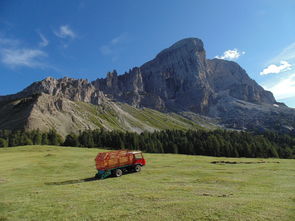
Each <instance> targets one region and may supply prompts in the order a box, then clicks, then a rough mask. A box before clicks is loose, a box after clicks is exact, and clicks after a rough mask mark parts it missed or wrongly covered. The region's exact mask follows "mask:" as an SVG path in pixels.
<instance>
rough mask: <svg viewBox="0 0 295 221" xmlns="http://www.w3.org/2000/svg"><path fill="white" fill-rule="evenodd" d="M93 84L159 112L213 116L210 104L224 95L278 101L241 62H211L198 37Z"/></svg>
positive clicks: (112, 95) (253, 100) (119, 97)
mask: <svg viewBox="0 0 295 221" xmlns="http://www.w3.org/2000/svg"><path fill="white" fill-rule="evenodd" d="M93 84H94V85H95V87H96V88H97V89H99V90H102V91H103V92H104V93H106V94H108V96H110V97H112V98H115V99H119V100H122V101H125V102H126V101H127V102H128V103H130V104H132V105H134V106H138V107H141V106H148V107H151V108H155V109H158V110H161V111H183V110H186V111H187V110H189V111H192V112H196V113H201V114H205V115H210V107H211V106H212V105H214V104H215V103H216V102H218V100H219V99H220V97H223V98H224V96H226V97H231V98H235V99H239V100H242V101H247V102H252V103H256V104H275V103H276V101H275V99H274V97H273V95H272V94H271V92H268V91H265V90H264V89H263V88H262V87H261V86H259V85H258V84H257V83H256V82H255V81H253V80H252V79H250V78H249V76H248V75H247V73H246V72H245V70H243V69H242V68H241V67H240V66H239V65H238V64H237V63H235V62H231V61H225V60H220V59H213V60H207V59H206V53H205V50H204V48H203V43H202V41H201V40H199V39H196V38H189V39H184V40H181V41H179V42H177V43H175V44H174V45H172V46H171V47H170V48H167V49H165V50H163V51H162V52H160V53H159V54H158V55H157V56H156V58H155V59H153V60H152V61H149V62H147V63H145V64H144V65H142V66H141V67H139V68H134V69H133V70H131V71H130V72H129V73H126V74H125V75H121V76H118V75H117V73H116V72H115V71H114V72H112V73H109V74H108V75H107V78H106V79H98V80H96V81H94V82H93ZM213 117H216V116H213Z"/></svg>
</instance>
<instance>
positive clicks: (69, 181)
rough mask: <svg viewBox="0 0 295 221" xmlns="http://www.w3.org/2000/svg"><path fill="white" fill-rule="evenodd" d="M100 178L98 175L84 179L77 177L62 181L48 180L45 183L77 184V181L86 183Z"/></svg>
mask: <svg viewBox="0 0 295 221" xmlns="http://www.w3.org/2000/svg"><path fill="white" fill-rule="evenodd" d="M96 180H99V179H97V178H96V177H89V178H84V179H77V180H66V181H61V182H48V183H45V185H68V184H77V183H85V182H91V181H96Z"/></svg>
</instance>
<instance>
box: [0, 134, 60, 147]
mask: <svg viewBox="0 0 295 221" xmlns="http://www.w3.org/2000/svg"><path fill="white" fill-rule="evenodd" d="M61 144H63V139H62V137H61V136H60V135H59V134H58V133H57V132H56V131H55V130H50V131H48V132H41V131H40V130H33V131H23V130H17V131H10V130H0V147H14V146H23V145H61Z"/></svg>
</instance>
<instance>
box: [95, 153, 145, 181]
mask: <svg viewBox="0 0 295 221" xmlns="http://www.w3.org/2000/svg"><path fill="white" fill-rule="evenodd" d="M95 163H96V169H97V174H96V175H95V177H96V178H98V179H104V178H106V177H108V176H110V175H113V176H115V177H120V176H122V174H123V173H127V172H140V171H141V167H142V166H144V165H145V164H146V161H145V159H144V157H143V154H142V152H141V151H130V150H116V151H110V152H101V153H98V154H97V156H96V158H95Z"/></svg>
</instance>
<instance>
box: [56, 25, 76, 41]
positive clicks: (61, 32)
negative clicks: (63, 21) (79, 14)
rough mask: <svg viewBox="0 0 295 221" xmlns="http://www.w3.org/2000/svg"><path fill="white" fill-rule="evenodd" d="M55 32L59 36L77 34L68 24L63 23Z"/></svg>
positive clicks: (74, 35) (68, 36)
mask: <svg viewBox="0 0 295 221" xmlns="http://www.w3.org/2000/svg"><path fill="white" fill-rule="evenodd" d="M54 34H55V35H56V36H57V37H59V38H75V37H76V34H75V33H74V31H73V30H71V28H70V27H69V26H68V25H62V26H60V27H59V30H58V31H54Z"/></svg>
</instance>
